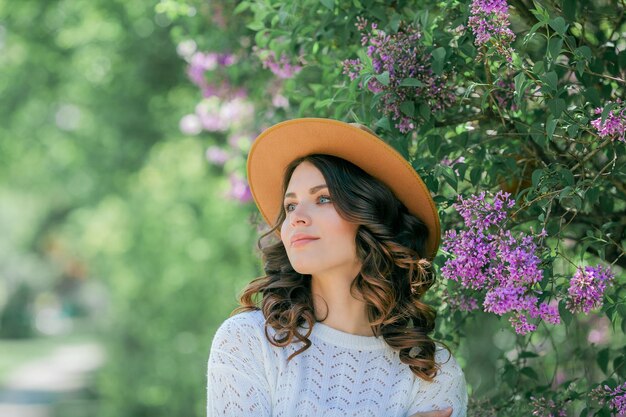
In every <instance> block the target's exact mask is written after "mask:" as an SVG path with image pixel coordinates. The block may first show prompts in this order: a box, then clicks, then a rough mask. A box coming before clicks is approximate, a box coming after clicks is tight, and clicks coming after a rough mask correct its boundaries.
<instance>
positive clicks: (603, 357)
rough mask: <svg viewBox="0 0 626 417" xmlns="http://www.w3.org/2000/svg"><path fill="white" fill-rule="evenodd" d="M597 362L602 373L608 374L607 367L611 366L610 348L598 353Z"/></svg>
mask: <svg viewBox="0 0 626 417" xmlns="http://www.w3.org/2000/svg"><path fill="white" fill-rule="evenodd" d="M596 362H598V366H599V367H600V369H601V370H602V372H604V373H605V374H606V371H607V367H608V366H609V348H604V349H602V350H601V351H600V352H598V356H597V358H596Z"/></svg>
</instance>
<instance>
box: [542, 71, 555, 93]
mask: <svg viewBox="0 0 626 417" xmlns="http://www.w3.org/2000/svg"><path fill="white" fill-rule="evenodd" d="M540 78H541V81H543V82H544V84H546V85H547V86H548V87H549V88H550V90H551V91H554V92H556V90H557V88H558V81H559V77H558V76H557V75H556V72H554V71H550V72H548V73H547V74H546V75H544V76H543V77H540Z"/></svg>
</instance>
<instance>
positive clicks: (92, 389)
mask: <svg viewBox="0 0 626 417" xmlns="http://www.w3.org/2000/svg"><path fill="white" fill-rule="evenodd" d="M155 3H156V1H147V0H132V1H131V0H19V1H16V0H12V1H11V0H0V416H2V417H11V416H20V417H31V416H35V417H74V416H76V417H95V416H98V417H112V416H116V417H143V416H150V417H158V416H164V417H165V416H167V417H172V416H176V417H179V416H180V417H182V416H185V417H187V416H203V415H205V397H206V396H205V386H206V362H207V358H208V354H209V348H210V343H211V338H212V336H213V334H214V333H215V330H216V329H217V326H219V324H220V323H221V322H222V321H223V320H224V319H225V318H226V317H228V314H229V313H230V312H231V310H232V309H233V308H234V307H235V306H236V297H237V294H238V293H239V291H240V290H241V289H242V288H243V286H244V285H245V283H246V282H248V281H249V280H250V279H252V278H254V277H256V276H258V275H259V274H260V272H261V268H260V262H259V261H258V259H257V258H256V257H255V249H254V248H255V237H256V230H255V228H254V227H252V226H251V221H250V220H251V216H252V215H253V213H254V207H253V205H252V204H251V203H244V204H242V203H240V202H238V201H236V200H233V199H232V198H229V197H228V196H227V195H228V192H229V189H230V187H231V183H230V181H229V179H228V178H227V177H225V176H224V175H223V174H222V172H220V171H219V170H217V169H215V166H212V165H210V164H209V163H207V160H206V157H205V152H206V150H207V148H210V147H211V146H212V145H214V143H213V142H212V141H213V139H212V138H211V135H208V134H203V135H198V136H191V137H190V136H187V135H183V134H182V133H181V132H180V130H179V123H180V121H181V118H183V116H185V115H187V114H188V113H190V111H191V109H193V108H194V107H195V106H196V104H197V103H198V100H199V96H200V93H199V90H198V88H197V86H195V85H193V83H192V82H190V81H189V79H188V78H187V75H186V69H187V63H186V62H185V60H184V59H182V58H181V57H180V56H178V55H177V47H178V46H179V45H177V44H176V43H175V42H174V41H173V40H172V39H176V38H177V36H173V35H172V33H171V32H172V30H173V29H172V25H171V23H172V22H171V21H170V20H169V18H168V17H167V15H165V14H156V13H155V5H156V4H155ZM193 22H194V24H195V23H196V22H197V24H198V25H199V26H202V24H203V22H202V17H201V16H198V17H197V20H194V21H193ZM178 37H180V36H178ZM210 40H211V41H216V42H217V41H218V40H219V39H214V38H211V39H210ZM244 73H245V71H244ZM268 74H269V72H267V73H266V74H259V79H260V81H261V82H262V81H263V77H264V78H265V79H267V78H268ZM244 81H245V80H244ZM258 90H259V91H265V90H261V89H258ZM431 297H432V295H431ZM502 327H503V326H502V324H501V323H500V322H499V319H498V318H495V317H493V316H490V315H486V314H484V313H477V314H475V315H474V316H473V317H472V318H471V319H470V322H467V323H464V327H463V328H462V329H459V328H455V329H448V331H452V332H459V333H460V334H462V335H463V336H464V337H463V339H462V340H463V343H462V344H461V346H458V347H454V346H453V348H456V355H457V358H458V360H459V362H460V363H461V365H462V366H463V368H464V370H465V373H466V378H467V380H468V383H469V387H470V394H471V397H473V398H474V399H475V400H477V399H479V398H480V397H488V396H490V395H491V396H493V395H494V393H496V395H497V393H498V392H499V387H498V385H497V384H496V380H497V378H496V374H497V373H498V372H499V373H502V372H504V375H505V379H506V378H509V379H516V378H517V377H516V373H515V372H513V370H511V372H509V369H505V370H504V371H502V370H499V369H496V366H497V364H498V363H499V362H498V361H499V358H500V356H501V353H502V352H512V351H513V350H514V348H515V343H516V340H517V336H516V335H515V334H514V333H513V331H512V330H506V329H503V328H502ZM544 330H545V333H546V334H547V335H549V339H546V338H544V337H541V335H537V336H533V337H531V338H530V339H529V343H531V345H532V348H533V349H534V350H535V351H537V352H539V353H540V354H543V353H544V352H547V351H550V350H554V351H556V346H559V349H560V352H561V353H562V356H563V357H565V358H570V359H567V360H566V361H565V363H566V364H567V366H566V367H564V368H559V369H558V370H556V369H555V368H556V365H554V364H552V365H550V366H548V367H547V368H545V369H540V370H539V372H541V375H540V376H541V379H546V380H547V381H548V383H547V386H551V387H552V388H554V389H556V390H558V389H559V388H558V387H559V385H560V384H562V383H563V381H565V380H566V379H567V378H569V377H570V376H571V375H576V373H577V372H578V371H580V368H581V367H580V363H594V362H595V360H596V358H595V355H596V353H597V351H598V349H599V348H597V347H596V346H593V345H592V347H591V348H589V349H586V350H580V349H579V348H577V346H581V345H586V344H587V342H589V343H592V344H593V343H595V344H596V345H606V344H608V343H609V342H610V341H609V340H608V337H609V336H607V335H608V334H609V322H608V320H607V318H606V316H604V315H601V314H598V315H590V316H589V317H584V318H581V320H580V321H576V322H575V323H574V325H573V326H572V327H571V328H570V329H567V328H565V327H563V326H561V327H557V328H554V329H544ZM574 341H576V343H574ZM612 343H613V344H615V345H617V341H614V342H612ZM529 350H530V349H529ZM583 355H587V356H583ZM500 359H501V358H500ZM525 369H526V373H525V374H524V375H526V376H529V375H530V376H529V377H532V378H535V377H536V376H537V375H536V374H537V371H535V370H533V369H532V368H530V367H527V368H525ZM522 373H523V372H522ZM550 375H555V378H554V379H553V380H550ZM585 375H586V377H587V378H588V379H589V380H597V379H599V378H600V374H599V370H598V369H595V368H592V367H589V369H587V368H586V369H585ZM520 378H521V377H520ZM519 383H520V384H521V385H523V383H524V380H521V379H520V381H519ZM517 400H519V399H517Z"/></svg>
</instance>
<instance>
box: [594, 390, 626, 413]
mask: <svg viewBox="0 0 626 417" xmlns="http://www.w3.org/2000/svg"><path fill="white" fill-rule="evenodd" d="M591 398H594V399H596V400H597V401H599V402H600V404H601V405H605V404H608V405H609V407H610V408H611V411H613V413H614V415H616V416H622V415H625V414H626V382H625V383H623V384H622V385H620V386H618V387H616V388H613V389H611V387H609V386H608V385H604V386H599V387H597V388H595V389H593V390H592V391H591Z"/></svg>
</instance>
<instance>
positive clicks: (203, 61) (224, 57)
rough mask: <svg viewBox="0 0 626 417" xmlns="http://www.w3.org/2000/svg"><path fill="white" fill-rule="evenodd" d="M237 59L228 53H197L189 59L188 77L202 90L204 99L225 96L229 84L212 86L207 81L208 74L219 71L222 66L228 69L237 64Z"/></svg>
mask: <svg viewBox="0 0 626 417" xmlns="http://www.w3.org/2000/svg"><path fill="white" fill-rule="evenodd" d="M235 62H236V58H235V56H234V55H232V54H228V53H216V52H195V53H194V54H193V55H191V57H190V58H189V67H188V68H187V76H188V77H189V79H190V80H191V81H192V82H193V83H194V84H196V85H197V86H198V88H200V90H201V91H202V95H203V96H204V97H211V96H214V95H220V96H221V95H223V94H224V92H225V90H228V85H227V83H222V84H221V85H219V86H215V85H213V84H210V83H209V82H208V81H207V79H206V74H207V73H209V72H212V71H215V70H217V69H218V68H219V67H220V66H222V67H228V66H231V65H233V64H235Z"/></svg>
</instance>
